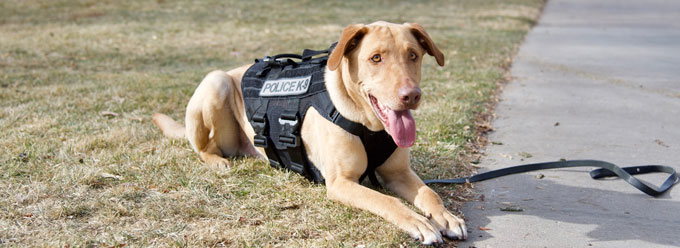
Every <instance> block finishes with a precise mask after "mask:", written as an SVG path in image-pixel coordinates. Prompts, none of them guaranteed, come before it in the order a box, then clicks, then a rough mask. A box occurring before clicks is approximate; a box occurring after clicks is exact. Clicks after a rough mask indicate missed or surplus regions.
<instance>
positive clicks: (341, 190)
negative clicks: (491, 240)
mask: <svg viewBox="0 0 680 248" xmlns="http://www.w3.org/2000/svg"><path fill="white" fill-rule="evenodd" d="M326 187H327V189H328V197H329V198H330V199H332V200H335V201H339V202H342V203H344V204H346V205H350V206H352V207H356V208H360V209H364V210H368V211H370V212H372V213H374V214H376V215H378V216H381V217H383V218H385V219H386V220H387V221H389V222H391V223H393V224H395V225H397V226H398V227H399V228H401V229H403V230H405V231H406V232H407V233H409V234H410V235H411V236H412V237H413V238H416V239H419V240H420V241H421V242H422V243H423V244H428V245H429V244H433V243H440V242H442V236H441V233H440V232H439V231H438V230H437V228H436V227H435V226H433V225H432V223H430V221H429V220H428V219H427V218H425V217H424V216H422V215H419V214H417V213H415V212H413V211H412V210H411V209H409V208H408V207H406V205H404V204H403V203H402V202H401V200H399V199H397V198H395V197H391V196H388V195H384V194H382V193H380V192H377V191H375V190H372V189H369V188H367V187H364V186H362V185H360V184H358V183H357V182H356V179H349V178H345V177H337V178H335V180H332V181H331V180H327V181H326Z"/></svg>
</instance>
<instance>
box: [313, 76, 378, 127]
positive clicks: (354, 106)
mask: <svg viewBox="0 0 680 248" xmlns="http://www.w3.org/2000/svg"><path fill="white" fill-rule="evenodd" d="M344 65H346V64H344V63H343V64H341V65H340V66H339V67H338V68H337V69H336V70H335V71H331V70H329V69H328V68H326V72H325V74H324V79H325V81H326V89H327V90H328V95H330V97H331V101H332V102H333V105H335V108H336V109H337V111H338V112H340V114H341V115H342V116H344V117H345V118H347V119H348V120H350V121H353V122H357V123H361V124H362V125H364V126H366V127H367V128H368V129H369V130H371V131H374V132H375V131H380V130H383V129H384V126H383V124H382V123H381V122H380V120H378V117H376V116H375V113H374V112H373V108H372V107H371V105H370V103H368V102H366V100H365V98H364V97H363V96H362V95H361V94H362V93H361V92H360V90H359V89H358V87H359V83H358V82H354V81H352V80H351V77H349V75H343V74H345V73H340V72H343V71H344V70H346V69H344V67H345V66H344Z"/></svg>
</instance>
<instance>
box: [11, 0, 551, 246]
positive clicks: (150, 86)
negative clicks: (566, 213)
mask: <svg viewBox="0 0 680 248" xmlns="http://www.w3.org/2000/svg"><path fill="white" fill-rule="evenodd" d="M543 4H544V3H543V1H542V0H511V1H491V0H487V1H477V0H464V1H455V2H452V1H445V0H433V1H424V2H423V1H418V2H396V1H353V0H352V1H341V2H335V1H228V2H226V1H200V2H195V1H170V0H167V1H162V0H158V1H95V0H79V1H65V0H62V1H56V0H55V1H32V0H30V1H29V0H7V1H1V2H0V33H1V34H2V35H0V100H1V102H0V130H2V131H1V132H0V147H3V149H1V150H0V245H3V246H4V245H9V246H67V245H70V246H110V247H120V246H211V247H212V246H284V247H290V246H305V247H307V246H315V247H319V246H357V245H366V246H389V247H393V246H400V245H404V246H415V245H417V244H418V243H417V242H415V241H413V240H411V239H410V238H408V236H407V235H406V234H404V233H402V232H401V231H399V230H398V229H397V228H396V227H395V226H393V225H391V224H388V223H387V222H385V221H383V220H382V219H380V218H378V217H376V216H373V215H371V214H369V213H365V212H363V211H358V210H355V209H351V208H349V207H345V206H342V205H340V204H336V203H334V202H331V201H329V200H328V199H326V196H325V195H326V190H325V188H324V187H323V186H321V185H313V184H310V183H308V182H307V181H305V180H304V179H303V178H301V177H300V176H298V175H295V174H292V173H288V172H284V171H278V170H274V169H271V168H270V167H269V166H268V165H267V164H266V163H264V162H262V161H257V160H254V159H250V158H238V159H234V160H233V162H234V164H235V167H234V168H232V169H231V170H229V171H228V172H226V173H216V172H215V171H212V170H210V169H207V168H205V167H204V166H202V163H201V161H200V159H199V157H198V156H197V155H196V154H195V153H194V152H193V151H191V148H190V146H189V144H188V142H186V141H181V140H170V139H167V138H164V137H162V135H161V134H160V132H159V130H158V129H157V128H155V127H154V126H153V124H152V123H151V121H150V116H151V114H152V113H153V112H162V113H167V114H169V115H171V116H172V117H173V118H175V119H178V120H181V119H183V113H184V107H185V105H186V103H187V101H188V99H189V97H190V95H191V93H192V92H193V89H194V88H195V87H196V85H197V84H198V82H200V80H201V79H202V77H203V76H204V75H205V74H206V73H208V72H209V71H211V70H214V69H229V68H232V67H235V66H237V65H241V64H245V63H249V62H251V61H252V60H253V59H254V58H256V57H262V56H264V55H271V54H277V53H283V52H300V51H302V49H304V48H313V49H322V48H325V47H327V46H328V45H329V44H330V43H332V42H333V41H335V40H336V39H337V38H338V37H339V35H340V33H341V32H342V29H343V28H344V27H345V26H346V25H348V24H352V23H370V22H373V21H375V20H386V21H391V22H397V23H401V22H418V23H420V24H422V25H423V26H424V27H425V28H426V29H427V30H428V32H429V34H430V35H431V36H432V38H433V39H434V40H435V42H436V43H437V45H438V46H439V48H440V49H441V50H442V51H443V52H444V54H445V56H446V58H447V65H446V67H443V68H440V67H438V66H436V64H435V63H434V59H432V58H426V59H425V63H424V65H423V83H422V88H423V92H424V103H423V104H422V105H421V108H419V110H418V111H416V112H415V118H416V120H417V123H418V124H417V125H418V139H417V143H416V145H415V147H414V148H413V149H412V158H411V160H412V162H413V168H414V169H415V170H416V171H417V173H418V174H420V175H421V176H422V177H423V178H435V177H454V176H461V175H465V174H468V173H470V172H471V171H472V169H473V168H472V167H471V166H470V161H471V160H474V159H475V156H479V154H476V153H475V152H476V150H477V148H478V147H479V146H480V145H483V136H482V135H481V134H482V133H483V131H484V129H486V128H487V126H488V125H487V124H486V123H485V122H484V121H485V120H486V117H485V116H488V113H489V112H488V110H489V106H491V105H492V102H493V99H494V95H495V92H496V90H497V84H498V83H499V82H501V81H503V80H504V77H505V75H506V72H507V68H508V67H509V65H510V63H511V61H512V59H511V57H512V55H513V53H514V52H515V51H516V49H517V47H518V45H519V44H520V42H521V41H522V39H523V37H524V35H525V34H526V32H527V31H528V30H529V29H530V27H531V26H532V25H533V24H534V23H535V22H536V20H537V18H538V15H539V12H540V9H541V7H542V5H543ZM105 111H108V112H113V114H106V113H105ZM435 189H436V190H437V191H438V192H439V193H440V194H441V195H442V197H443V198H444V201H445V203H446V204H447V206H448V207H449V208H450V209H451V210H452V211H454V212H456V211H458V209H459V206H460V204H461V203H462V201H463V200H464V199H465V198H466V194H469V192H470V189H469V188H466V187H461V186H440V187H436V188H435ZM470 228H472V227H470ZM448 245H455V243H453V242H449V243H448Z"/></svg>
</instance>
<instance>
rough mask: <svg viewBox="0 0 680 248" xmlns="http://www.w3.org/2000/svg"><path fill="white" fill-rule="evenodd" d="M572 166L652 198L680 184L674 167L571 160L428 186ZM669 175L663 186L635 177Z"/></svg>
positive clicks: (431, 180)
mask: <svg viewBox="0 0 680 248" xmlns="http://www.w3.org/2000/svg"><path fill="white" fill-rule="evenodd" d="M569 167H598V168H599V169H595V170H592V171H590V177H592V178H593V179H601V178H605V177H619V178H621V179H623V180H625V181H626V182H628V183H629V184H630V185H632V186H633V187H635V188H637V189H638V190H640V191H642V192H644V193H645V194H647V195H650V196H659V195H661V194H663V193H664V192H666V191H667V190H669V189H670V188H672V187H673V186H674V185H675V184H676V183H677V182H678V175H677V173H676V172H675V169H673V168H672V167H670V166H663V165H640V166H631V167H623V168H621V167H619V166H617V165H615V164H613V163H610V162H606V161H601V160H570V161H557V162H543V163H535V164H524V165H518V166H512V167H507V168H502V169H498V170H492V171H487V172H483V173H479V174H476V175H473V176H470V177H464V178H453V179H430V180H425V181H424V182H425V184H462V183H473V182H479V181H484V180H488V179H492V178H497V177H502V176H507V175H512V174H518V173H524V172H529V171H537V170H545V169H557V168H569ZM657 172H662V173H667V174H670V175H669V176H668V178H667V179H666V180H665V181H664V182H663V184H661V186H660V187H656V186H654V185H649V184H647V183H645V182H643V181H640V180H639V179H637V178H636V177H634V176H633V175H637V174H647V173H657Z"/></svg>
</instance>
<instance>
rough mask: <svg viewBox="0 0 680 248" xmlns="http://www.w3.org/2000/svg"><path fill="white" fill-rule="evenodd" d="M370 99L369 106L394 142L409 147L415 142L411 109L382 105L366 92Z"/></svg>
mask: <svg viewBox="0 0 680 248" xmlns="http://www.w3.org/2000/svg"><path fill="white" fill-rule="evenodd" d="M368 97H369V98H370V100H371V106H372V107H373V111H374V112H375V115H376V116H378V119H380V121H381V122H382V124H383V126H385V130H386V131H387V133H389V134H390V136H392V139H393V140H394V143H396V144H397V145H398V146H399V147H411V146H413V144H414V143H415V142H416V121H415V120H414V119H413V116H412V115H411V111H410V110H408V109H406V110H397V111H395V110H392V109H390V107H388V106H386V105H383V104H381V103H380V101H378V99H377V98H375V97H374V96H373V95H371V94H368Z"/></svg>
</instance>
